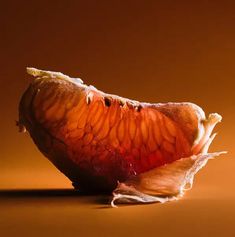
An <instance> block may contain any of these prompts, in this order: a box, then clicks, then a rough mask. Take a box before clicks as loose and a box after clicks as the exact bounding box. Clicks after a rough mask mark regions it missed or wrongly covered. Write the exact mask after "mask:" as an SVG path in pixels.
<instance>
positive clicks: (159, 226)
mask: <svg viewBox="0 0 235 237" xmlns="http://www.w3.org/2000/svg"><path fill="white" fill-rule="evenodd" d="M202 191H203V190H200V189H199V188H196V189H195V191H194V192H193V191H192V193H191V194H190V193H188V194H187V195H186V197H185V198H183V199H182V200H178V201H174V202H169V203H165V204H148V205H129V206H120V207H118V208H112V207H110V205H109V200H110V197H109V196H83V195H80V194H79V193H78V192H75V191H74V190H72V189H45V190H42V189H41V190H40V189H38V190H1V191H0V210H1V215H0V236H4V237H5V236H102V237H105V236H201V237H202V236H225V237H228V236H231V237H232V236H235V228H234V219H235V200H234V199H233V198H231V197H226V196H221V195H218V196H220V197H216V198H215V197H209V196H208V195H207V194H206V193H205V192H204V194H205V196H204V197H202V196H203V195H201V194H200V193H201V192H202ZM213 192H214V193H216V190H214V191H212V190H211V192H210V193H213Z"/></svg>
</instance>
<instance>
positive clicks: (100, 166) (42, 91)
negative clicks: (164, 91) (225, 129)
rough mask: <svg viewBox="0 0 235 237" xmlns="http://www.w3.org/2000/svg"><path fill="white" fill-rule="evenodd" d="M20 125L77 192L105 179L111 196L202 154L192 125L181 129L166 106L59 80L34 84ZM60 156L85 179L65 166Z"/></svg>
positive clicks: (23, 104) (40, 80)
mask: <svg viewBox="0 0 235 237" xmlns="http://www.w3.org/2000/svg"><path fill="white" fill-rule="evenodd" d="M20 120H21V122H22V123H23V124H24V125H25V127H26V129H27V130H28V131H29V132H30V134H31V136H32V138H33V139H34V141H35V143H36V144H37V145H38V146H39V149H40V150H41V151H42V152H43V153H44V154H45V155H46V156H47V157H48V158H49V159H50V160H51V161H52V162H53V163H54V164H55V165H56V166H58V167H59V169H60V170H61V171H62V172H64V173H65V174H66V175H67V176H68V177H69V178H70V179H71V180H72V181H73V182H74V183H75V186H76V183H78V185H79V182H81V183H86V180H84V179H85V178H86V177H89V179H91V181H90V183H89V182H88V183H89V184H91V183H92V182H96V180H97V182H99V181H98V179H99V178H101V182H100V184H98V185H97V188H98V189H99V185H100V187H105V188H104V189H106V188H107V189H110V190H111V189H113V187H115V186H116V184H117V182H118V181H124V180H126V179H127V178H129V177H131V176H135V175H138V174H140V173H143V172H146V171H149V170H151V169H153V168H156V167H158V166H162V165H164V164H166V163H171V162H173V161H175V160H178V159H180V158H182V157H189V156H190V155H192V154H193V153H198V152H199V150H195V149H194V150H193V149H192V147H193V142H194V140H195V137H196V134H194V133H192V134H190V133H188V134H187V131H186V130H185V129H186V128H187V126H189V127H190V123H188V124H187V121H185V123H183V124H180V123H178V122H177V114H176V116H175V119H174V117H172V116H169V115H168V114H167V113H165V112H164V110H163V109H162V108H161V106H160V107H159V106H153V105H151V104H145V103H140V102H137V101H131V100H128V99H123V98H120V97H117V96H112V95H108V94H105V93H103V92H100V91H98V90H96V89H95V88H93V87H88V86H83V85H81V86H80V85H79V83H78V84H75V83H72V82H68V81H66V80H61V79H56V78H47V77H46V78H38V79H36V80H35V81H34V82H33V83H32V84H31V86H30V88H29V89H28V91H26V93H25V95H24V96H23V98H22V100H21V106H20ZM184 127H185V128H184ZM195 130H197V127H196V128H195ZM42 131H44V132H43V137H42V136H40V135H38V134H40V133H42ZM189 134H190V135H189ZM58 144H60V145H58ZM61 147H62V148H61ZM57 150H58V151H59V152H57ZM59 153H63V161H64V160H66V159H67V160H68V161H71V162H72V164H73V165H74V166H77V167H78V170H79V172H80V174H79V172H78V174H76V175H74V174H72V171H71V174H70V171H69V170H68V169H69V168H67V166H66V164H65V165H64V166H63V164H59V162H61V161H58V159H59V158H57V157H56V156H60V154H59ZM63 161H62V162H63ZM65 163H66V162H65ZM76 172H77V170H76ZM77 179H78V180H77ZM88 189H89V187H88Z"/></svg>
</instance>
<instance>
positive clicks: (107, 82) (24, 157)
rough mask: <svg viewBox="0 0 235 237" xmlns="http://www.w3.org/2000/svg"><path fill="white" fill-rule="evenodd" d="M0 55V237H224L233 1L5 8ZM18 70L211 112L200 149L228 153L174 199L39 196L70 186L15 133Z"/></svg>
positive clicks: (229, 211)
mask: <svg viewBox="0 0 235 237" xmlns="http://www.w3.org/2000/svg"><path fill="white" fill-rule="evenodd" d="M0 60H1V64H0V65H1V70H0V89H1V93H0V109H1V110H0V111H1V116H0V126H1V130H0V139H1V142H0V150H1V157H0V189H1V190H0V236H4V237H5V236H16V235H19V236H42V235H44V236H47V235H50V236H54V235H56V236H62V235H63V236H66V235H65V234H67V236H121V235H122V236H129V235H131V234H132V235H133V236H147V237H148V236H158V235H159V236H172V235H174V236H187V235H188V234H190V232H191V231H192V233H191V234H190V235H191V236H199V235H200V236H209V235H210V236H226V237H227V236H235V228H234V221H235V160H234V155H235V146H234V138H233V136H234V132H235V123H234V121H235V111H234V100H235V63H234V62H235V3H234V1H209V0H204V1H168V0H165V1H40V2H39V1H38V2H36V1H6V2H5V3H0ZM26 66H33V67H37V68H40V69H47V70H55V71H61V72H63V73H65V74H68V75H71V76H74V77H80V78H82V79H83V80H84V82H85V83H86V84H92V85H94V86H96V87H97V88H98V89H101V90H103V91H105V92H109V93H113V94H118V95H121V96H124V97H129V98H132V99H136V100H140V101H147V102H168V101H174V102H176V101H178V102H180V101H190V102H194V103H196V104H198V105H200V106H201V107H202V108H204V110H205V112H206V113H209V112H218V113H220V114H221V115H222V116H223V122H222V123H221V124H219V125H218V126H217V128H216V130H217V131H219V134H218V136H217V138H216V139H215V141H214V143H213V145H212V146H211V149H210V150H211V151H221V150H227V151H229V153H228V155H223V156H221V157H220V158H218V159H216V160H213V161H210V162H209V164H208V166H207V167H206V168H205V169H203V170H202V172H200V174H199V175H197V177H196V181H195V184H194V188H193V189H192V190H191V191H190V192H188V193H187V195H186V196H185V198H184V199H183V200H181V201H179V202H174V203H168V204H164V205H159V204H155V205H147V206H146V205H145V206H129V207H122V208H119V209H111V208H102V207H107V206H106V205H105V200H103V198H102V197H81V196H74V195H72V193H71V192H70V191H65V190H64V191H63V190H57V191H53V190H51V191H43V190H44V189H65V188H71V184H70V182H69V180H68V179H67V178H65V177H64V176H63V175H62V174H61V173H59V171H57V170H56V169H55V168H54V167H53V166H52V165H51V164H50V162H49V161H47V160H46V159H45V158H44V157H43V156H42V155H41V154H40V153H39V151H38V150H37V148H36V147H35V145H34V144H33V142H32V140H31V139H30V137H29V136H28V134H20V133H18V131H17V127H16V126H15V120H17V119H18V111H17V107H18V102H19V99H20V96H21V95H22V93H23V91H24V90H25V89H26V87H27V86H28V84H29V82H30V77H29V76H28V75H26V72H25V68H26ZM27 189H29V190H30V189H37V190H39V189H40V190H41V191H27ZM10 190H18V191H10Z"/></svg>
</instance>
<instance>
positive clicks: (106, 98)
mask: <svg viewBox="0 0 235 237" xmlns="http://www.w3.org/2000/svg"><path fill="white" fill-rule="evenodd" d="M104 103H105V106H107V107H109V106H110V105H111V100H110V99H109V98H108V97H104Z"/></svg>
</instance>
